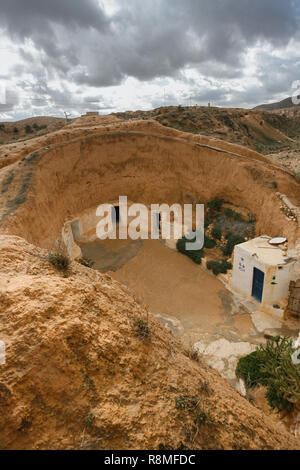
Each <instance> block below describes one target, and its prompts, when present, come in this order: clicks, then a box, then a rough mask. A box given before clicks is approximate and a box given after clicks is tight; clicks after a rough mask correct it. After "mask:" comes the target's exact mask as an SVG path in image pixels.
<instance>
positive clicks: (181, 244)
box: [176, 237, 204, 264]
mask: <svg viewBox="0 0 300 470" xmlns="http://www.w3.org/2000/svg"><path fill="white" fill-rule="evenodd" d="M195 241H196V238H194V239H193V240H188V239H187V238H186V237H183V238H181V239H180V240H178V242H177V245H176V247H177V250H178V251H179V253H182V254H183V255H186V256H188V257H189V258H190V259H191V260H192V261H194V263H196V264H201V263H202V258H204V250H203V248H202V249H201V250H190V251H189V250H187V249H186V244H187V243H195Z"/></svg>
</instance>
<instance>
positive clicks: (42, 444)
mask: <svg viewBox="0 0 300 470" xmlns="http://www.w3.org/2000/svg"><path fill="white" fill-rule="evenodd" d="M0 273H1V274H0V286H1V294H0V311H1V320H2V321H1V339H2V340H3V341H5V343H6V365H2V366H0V367H1V369H0V405H1V414H0V447H1V449H20V448H22V449H158V448H160V449H179V448H182V449H183V448H188V449H296V448H298V447H299V442H297V441H296V440H295V439H294V438H293V436H292V435H290V434H288V433H287V432H286V431H285V430H284V429H283V428H281V427H280V426H279V425H278V424H275V422H273V421H272V419H271V418H269V417H267V416H265V415H264V414H263V413H262V412H261V411H260V410H259V409H257V408H255V407H254V406H253V405H252V404H250V403H249V402H248V401H247V400H246V399H244V398H242V396H241V395H239V393H238V392H236V391H235V390H234V389H233V388H232V387H231V386H230V385H229V384H228V383H227V382H226V381H225V380H224V379H222V378H221V376H220V375H219V373H218V372H216V371H214V370H212V369H211V368H209V367H208V366H207V365H205V364H204V363H203V362H202V361H201V358H200V360H197V361H196V360H192V359H191V356H190V354H189V351H186V350H184V348H183V346H182V345H181V344H180V343H179V342H178V341H177V340H176V339H175V338H174V337H173V336H172V335H171V334H170V333H168V332H167V330H166V329H165V328H164V327H163V326H161V325H160V324H159V323H158V321H156V320H155V319H154V318H153V317H152V316H151V314H148V312H147V310H146V309H145V308H144V307H143V306H141V305H140V304H139V303H137V301H136V300H135V299H134V298H133V296H132V295H131V293H130V292H129V291H128V290H127V289H126V288H124V287H123V286H121V285H120V284H118V283H117V282H115V281H113V280H112V279H111V278H110V277H109V276H106V275H101V274H100V273H98V272H96V271H93V270H91V269H89V268H85V267H83V266H81V265H80V264H78V263H76V262H74V263H72V265H71V267H70V268H69V271H68V273H67V274H65V275H62V274H61V273H60V272H58V271H57V270H56V269H55V268H54V267H53V266H52V265H51V264H50V262H49V261H48V253H47V251H44V250H41V249H39V248H37V247H35V246H33V245H30V244H28V243H26V242H25V241H24V240H23V239H21V238H18V237H11V236H5V235H2V236H0Z"/></svg>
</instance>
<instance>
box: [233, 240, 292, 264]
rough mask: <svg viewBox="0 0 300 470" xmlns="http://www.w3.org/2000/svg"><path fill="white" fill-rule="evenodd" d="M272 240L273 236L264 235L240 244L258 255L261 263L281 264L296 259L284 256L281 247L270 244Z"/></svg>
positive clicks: (252, 254)
mask: <svg viewBox="0 0 300 470" xmlns="http://www.w3.org/2000/svg"><path fill="white" fill-rule="evenodd" d="M270 240H272V238H271V237H268V236H267V235H263V236H261V237H257V238H254V239H252V240H249V241H247V242H245V243H241V244H240V245H238V246H239V247H240V248H242V249H243V250H245V251H247V252H248V253H249V254H250V255H251V256H255V255H256V257H257V259H258V260H259V261H260V262H261V263H263V264H268V265H270V266H278V265H279V266H281V265H286V264H289V263H290V262H293V261H295V260H294V259H293V258H289V257H288V256H283V255H284V252H283V251H282V249H281V247H280V246H272V245H270V243H269V242H270Z"/></svg>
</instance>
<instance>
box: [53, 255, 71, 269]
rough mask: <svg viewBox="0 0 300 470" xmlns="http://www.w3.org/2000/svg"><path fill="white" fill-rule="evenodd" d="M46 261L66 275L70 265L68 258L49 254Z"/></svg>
mask: <svg viewBox="0 0 300 470" xmlns="http://www.w3.org/2000/svg"><path fill="white" fill-rule="evenodd" d="M48 259H49V261H50V263H51V264H52V265H53V266H54V267H55V268H56V269H57V270H58V271H62V272H63V273H66V272H67V270H68V269H69V266H70V264H71V261H70V259H69V258H68V256H66V255H64V254H63V253H49V256H48Z"/></svg>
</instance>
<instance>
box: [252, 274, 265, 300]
mask: <svg viewBox="0 0 300 470" xmlns="http://www.w3.org/2000/svg"><path fill="white" fill-rule="evenodd" d="M264 280H265V273H263V272H262V271H260V270H259V269H257V268H254V269H253V286H252V296H253V297H254V298H255V299H256V300H258V302H261V301H262V298H263V290H264Z"/></svg>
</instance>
